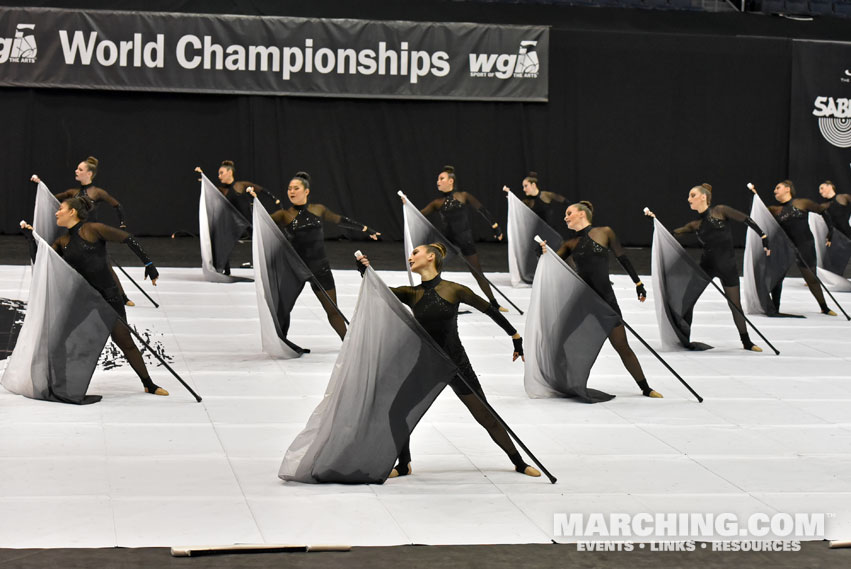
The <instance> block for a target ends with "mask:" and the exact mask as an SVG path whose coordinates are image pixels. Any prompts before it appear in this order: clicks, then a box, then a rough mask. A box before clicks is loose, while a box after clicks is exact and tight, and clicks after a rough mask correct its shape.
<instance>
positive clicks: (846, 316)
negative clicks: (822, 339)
mask: <svg viewBox="0 0 851 569" xmlns="http://www.w3.org/2000/svg"><path fill="white" fill-rule="evenodd" d="M748 189H749V190H750V191H752V192H753V194H754V195H755V196H756V195H759V194H757V193H756V187H754V185H753V184H752V183H750V182H748ZM783 235H785V236H786V241H787V242H788V243H789V244H790V245H791V246H792V249H794V250H795V256H796V257H797V258H798V260H799V261H800V262H801V264H802V265H804V267H805V268H806V269H807V270H808V271H810V272H811V273H812V274H813V277H814V278H815V279H816V282H817V283H818V284H819V286H820V287H821V288H823V289H824V292H826V293H827V296H829V297H830V300H832V301H833V303H834V304H835V305H836V307H837V308H839V311H840V312H841V313H842V315H843V316H845V320H851V316H848V313H847V312H845V309H844V308H842V305H841V304H839V302H838V301H837V300H836V298H835V297H834V296H833V294H831V292H830V291H829V290H828V288H827V287H826V286H824V283H823V282H821V279H820V278H818V274H817V273H816V271H814V270H812V269H811V268H810V265H809V264H807V262H806V261H805V260H804V256H803V255H801V251H799V250H798V247H797V246H796V245H795V243H794V242H793V241H792V240H791V239H790V238H789V236H788V235H786V231H785V230H784V232H783Z"/></svg>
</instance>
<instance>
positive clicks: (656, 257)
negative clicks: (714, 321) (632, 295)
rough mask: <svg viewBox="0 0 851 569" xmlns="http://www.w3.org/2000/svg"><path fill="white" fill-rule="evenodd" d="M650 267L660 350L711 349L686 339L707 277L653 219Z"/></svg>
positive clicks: (706, 282) (707, 280) (689, 333)
mask: <svg viewBox="0 0 851 569" xmlns="http://www.w3.org/2000/svg"><path fill="white" fill-rule="evenodd" d="M650 266H651V269H650V270H651V272H652V276H653V293H654V297H655V306H656V321H657V322H658V323H659V334H660V339H661V341H662V347H663V348H664V349H665V350H677V349H679V348H688V349H689V350H708V349H710V348H712V346H709V345H707V344H703V343H701V342H692V341H691V339H690V336H691V319H692V312H693V311H694V305H695V303H696V302H697V299H698V298H700V295H701V294H703V291H704V289H706V287H707V286H708V285H709V280H710V279H709V275H707V274H706V273H705V272H703V269H701V268H700V265H698V264H697V263H696V262H695V261H694V259H692V258H691V257H690V256H689V254H688V252H686V250H685V249H683V247H682V245H680V244H679V243H678V242H677V240H676V239H675V238H674V236H673V235H671V232H670V231H668V229H667V228H666V227H665V226H664V225H662V223H661V222H660V221H659V220H658V219H656V218H654V219H653V248H652V255H651V265H650Z"/></svg>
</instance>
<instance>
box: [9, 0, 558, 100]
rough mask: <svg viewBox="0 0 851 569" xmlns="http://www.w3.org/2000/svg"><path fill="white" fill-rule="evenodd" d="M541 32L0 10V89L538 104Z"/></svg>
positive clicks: (544, 38) (543, 72)
mask: <svg viewBox="0 0 851 569" xmlns="http://www.w3.org/2000/svg"><path fill="white" fill-rule="evenodd" d="M548 60H549V29H548V28H547V27H542V26H502V25H480V24H469V23H434V22H399V21H387V22H384V21H368V20H339V19H305V18H282V17H253V16H213V15H199V14H172V13H162V12H117V11H115V12H113V11H78V10H60V9H50V8H0V85H2V86H29V87H62V88H82V89H118V90H141V91H172V92H177V91H179V92H195V93H249V94H252V93H253V94H266V95H269V94H273V95H309V96H334V97H384V98H416V99H473V100H504V101H546V100H547V93H548V91H547V84H548V75H547V70H548V64H549V61H548Z"/></svg>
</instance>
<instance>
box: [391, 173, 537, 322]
mask: <svg viewBox="0 0 851 569" xmlns="http://www.w3.org/2000/svg"><path fill="white" fill-rule="evenodd" d="M396 193H397V194H398V195H399V197H400V198H402V199H403V200H407V199H408V196H406V195H405V193H404V192H403V191H402V190H399V191H398V192H396ZM446 244H447V245H449V248H450V249H452V252H453V253H454V254H455V255H456V256H458V257H460V258H461V259H462V260H463V261H464V264H465V265H467V268H468V269H470V272H471V273H473V275H475V276H479V277H482V278H483V279H484V280H485V282H486V283H488V284H489V285H490V287H491V288H492V289H494V290H495V291H496V292H498V293H499V296H501V297H502V298H504V299H505V301H506V302H508V304H510V305H511V307H512V308H513V309H514V310H516V311H517V312H519V313H520V314H523V311H522V310H520V307H518V306H517V305H516V304H514V303H513V302H511V299H510V298H508V297H507V296H505V293H504V292H502V291H501V290H499V289H498V288H497V286H496V285H495V284H493V283H492V282H490V280H489V279H488V278H487V277H486V276H485V274H484V273H483V272H482V271H479V270H478V269H476V268H475V267H474V266H473V265H471V264H470V261H468V260H467V258H466V257H464V255H462V254H461V250H460V249H459V248H458V247H456V246H455V244H454V243H452V242H451V241H449V239H446ZM412 245H413V244H412Z"/></svg>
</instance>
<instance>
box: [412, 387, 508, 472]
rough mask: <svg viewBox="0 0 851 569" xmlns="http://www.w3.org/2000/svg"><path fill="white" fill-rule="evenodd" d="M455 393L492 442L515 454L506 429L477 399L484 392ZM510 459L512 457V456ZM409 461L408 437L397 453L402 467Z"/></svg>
mask: <svg viewBox="0 0 851 569" xmlns="http://www.w3.org/2000/svg"><path fill="white" fill-rule="evenodd" d="M456 394H457V393H456ZM457 395H458V399H460V400H461V403H463V404H464V405H465V406H466V407H467V409H468V410H469V411H470V414H471V415H472V416H473V418H474V419H475V420H476V422H478V423H479V424H480V425H481V426H483V427H484V428H485V430H486V431H487V432H488V435H490V438H491V439H492V440H493V442H495V443H496V444H497V445H499V448H501V449H502V450H503V452H505V454H507V455H508V456H509V458H512V457H515V456H517V448H516V447H515V446H514V441H512V440H511V437H510V436H509V434H508V431H506V430H505V427H503V426H502V424H500V422H499V421H497V420H496V418H495V417H494V416H493V414H492V413H491V412H490V411H489V410H488V408H487V407H485V405H484V403H482V401H481V400H480V399H479V397H481V399H482V400H486V399H485V394H484V392H482V391H478V395H479V396H478V397H476V394H475V393H470V394H468V395H461V394H457ZM512 460H514V459H513V458H512ZM409 462H411V440H410V439H408V442H406V443H405V446H404V447H403V448H402V452H401V453H399V464H400V465H401V466H402V467H403V468H404V467H406V466H407V464H408V463H409Z"/></svg>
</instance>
